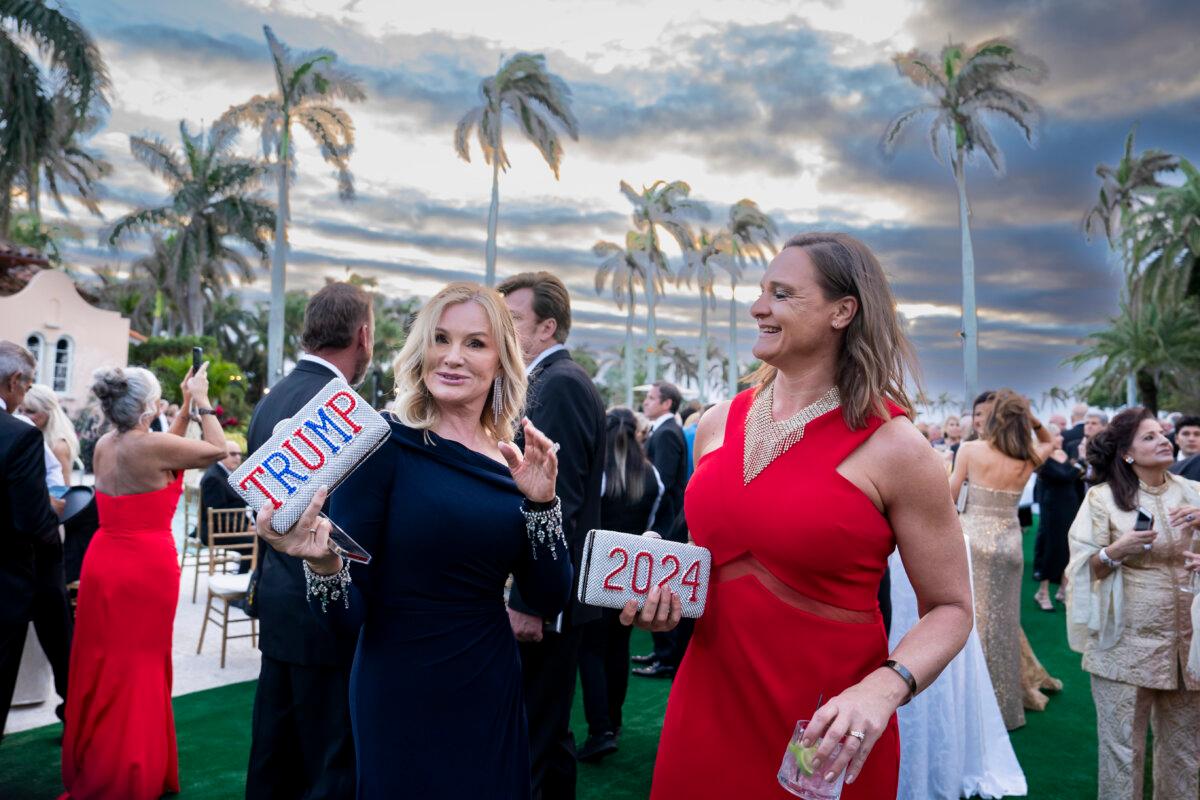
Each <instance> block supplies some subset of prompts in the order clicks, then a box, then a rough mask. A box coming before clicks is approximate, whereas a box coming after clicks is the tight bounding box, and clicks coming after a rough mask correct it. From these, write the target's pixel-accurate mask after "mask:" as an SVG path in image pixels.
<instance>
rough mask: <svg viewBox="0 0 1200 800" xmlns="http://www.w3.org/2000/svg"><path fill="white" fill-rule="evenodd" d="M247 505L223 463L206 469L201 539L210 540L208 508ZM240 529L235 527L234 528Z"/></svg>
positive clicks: (201, 486) (201, 510)
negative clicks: (231, 482)
mask: <svg viewBox="0 0 1200 800" xmlns="http://www.w3.org/2000/svg"><path fill="white" fill-rule="evenodd" d="M268 438H269V437H268ZM245 507H246V501H245V500H243V499H242V497H241V495H239V494H238V493H237V492H235V491H234V490H233V487H232V486H230V485H229V470H227V469H225V466H224V465H223V464H221V463H216V464H213V465H212V466H210V467H209V468H208V469H206V470H205V471H204V477H202V478H201V479H200V524H199V525H198V526H197V532H198V533H199V536H200V541H202V542H206V541H208V510H209V509H210V508H245ZM241 519H246V518H244V517H243V518H241ZM249 522H250V521H249V519H246V526H245V529H246V530H250V524H249ZM240 529H241V528H234V529H233V530H240ZM218 530H219V529H218ZM260 552H261V551H260Z"/></svg>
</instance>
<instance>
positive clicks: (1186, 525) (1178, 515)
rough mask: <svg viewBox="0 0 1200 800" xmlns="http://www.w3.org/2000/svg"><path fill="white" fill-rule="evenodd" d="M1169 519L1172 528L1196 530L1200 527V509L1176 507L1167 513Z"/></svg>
mask: <svg viewBox="0 0 1200 800" xmlns="http://www.w3.org/2000/svg"><path fill="white" fill-rule="evenodd" d="M1167 519H1168V520H1169V521H1170V523H1171V527H1172V528H1183V529H1190V530H1195V529H1196V526H1197V525H1200V508H1196V506H1176V507H1175V508H1172V509H1171V510H1170V511H1169V512H1167Z"/></svg>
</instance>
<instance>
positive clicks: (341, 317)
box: [300, 283, 371, 353]
mask: <svg viewBox="0 0 1200 800" xmlns="http://www.w3.org/2000/svg"><path fill="white" fill-rule="evenodd" d="M370 317H371V295H369V294H367V293H366V292H365V291H364V290H363V289H362V288H361V287H359V286H354V285H353V284H349V283H330V284H328V285H326V286H325V288H323V289H321V291H319V292H317V293H316V294H314V295H313V296H312V297H311V298H310V299H309V301H308V307H307V308H305V309H304V333H303V334H301V336H300V346H301V347H303V348H304V350H305V352H308V353H316V352H319V351H321V350H341V349H343V348H346V347H349V346H350V345H351V344H353V343H354V334H355V333H356V332H357V331H358V329H359V328H360V327H362V326H363V325H366V324H367V321H368V320H369V319H370Z"/></svg>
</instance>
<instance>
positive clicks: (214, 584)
mask: <svg viewBox="0 0 1200 800" xmlns="http://www.w3.org/2000/svg"><path fill="white" fill-rule="evenodd" d="M208 588H209V591H211V592H212V593H213V594H215V595H216V596H217V597H237V596H238V595H243V594H245V593H246V592H247V591H248V590H249V589H250V573H249V572H247V573H245V574H243V575H222V574H220V573H218V574H216V575H210V576H209V577H208Z"/></svg>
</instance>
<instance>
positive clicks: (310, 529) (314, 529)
mask: <svg viewBox="0 0 1200 800" xmlns="http://www.w3.org/2000/svg"><path fill="white" fill-rule="evenodd" d="M308 532H309V533H310V534H311V533H316V532H317V529H316V528H309V529H308Z"/></svg>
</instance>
